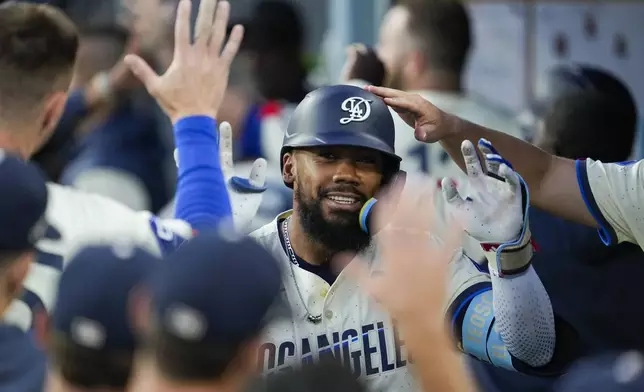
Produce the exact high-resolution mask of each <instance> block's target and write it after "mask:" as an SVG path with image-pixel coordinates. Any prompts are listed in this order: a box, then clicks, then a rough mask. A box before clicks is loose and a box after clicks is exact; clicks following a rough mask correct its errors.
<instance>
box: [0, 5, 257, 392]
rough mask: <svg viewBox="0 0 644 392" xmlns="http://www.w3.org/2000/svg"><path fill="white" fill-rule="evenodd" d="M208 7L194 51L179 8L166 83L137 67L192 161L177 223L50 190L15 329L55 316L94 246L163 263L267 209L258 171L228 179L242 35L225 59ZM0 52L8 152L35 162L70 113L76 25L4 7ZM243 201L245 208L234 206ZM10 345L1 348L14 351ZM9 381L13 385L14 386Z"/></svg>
mask: <svg viewBox="0 0 644 392" xmlns="http://www.w3.org/2000/svg"><path fill="white" fill-rule="evenodd" d="M203 4H204V5H203V8H202V15H203V17H202V18H201V22H200V24H199V27H200V28H199V29H198V31H199V32H201V37H200V39H197V40H196V42H195V44H194V45H192V44H190V42H191V39H190V38H191V37H190V34H189V32H188V31H187V26H188V20H189V13H190V7H191V4H190V2H189V1H186V0H183V1H182V2H181V4H180V7H179V11H180V12H179V16H180V17H178V23H177V37H178V39H177V40H176V41H177V53H176V54H177V58H176V59H175V61H174V62H173V64H172V66H171V67H170V69H169V70H168V71H167V72H166V73H165V74H164V75H162V76H158V75H156V74H155V73H154V72H153V71H151V69H150V68H149V67H146V64H145V62H143V60H142V59H140V58H138V57H132V58H130V59H129V61H130V62H132V67H133V68H134V70H135V73H136V74H137V75H139V76H140V77H141V78H142V79H143V81H144V84H145V85H146V87H147V88H148V89H149V90H150V92H151V93H152V95H153V96H154V97H155V98H156V99H157V100H158V101H159V103H160V105H161V106H162V107H163V108H164V110H165V111H166V113H167V115H168V117H169V118H170V119H171V121H172V122H173V123H174V125H175V131H176V132H175V137H176V143H177V148H178V155H179V156H180V157H182V156H186V157H188V158H186V159H182V163H181V165H180V168H179V173H180V176H179V184H178V190H177V193H178V195H177V200H178V202H177V215H176V218H177V219H176V220H161V219H158V218H157V217H155V216H153V215H152V214H150V213H149V212H136V211H133V210H131V209H129V208H127V207H126V206H124V205H121V204H119V203H118V202H115V201H113V200H110V199H108V198H105V197H101V196H99V195H91V194H88V193H84V192H82V191H78V190H76V189H73V188H69V187H64V186H60V185H56V184H52V183H48V185H47V189H48V201H47V208H46V212H45V219H46V220H47V223H48V225H49V226H48V229H47V230H46V232H45V233H44V237H43V238H41V239H40V240H39V241H38V242H37V243H36V248H37V253H36V260H35V263H33V265H32V266H31V268H30V270H29V273H28V274H29V275H28V278H27V280H26V281H25V287H24V290H23V295H22V296H21V297H20V298H19V300H16V301H13V302H12V303H11V305H10V307H9V309H8V310H7V312H6V314H5V318H4V320H5V322H7V323H8V324H11V325H16V326H18V327H20V329H22V330H24V331H29V330H31V329H32V327H33V326H34V323H35V320H36V318H37V314H38V313H39V312H41V311H43V310H44V311H46V312H48V311H50V310H51V307H52V305H53V303H54V300H55V297H56V287H57V283H58V279H59V277H60V274H61V272H62V271H63V269H64V268H65V266H66V265H67V264H68V262H69V259H70V258H71V257H72V256H73V254H74V253H76V252H77V251H78V250H79V249H80V248H82V247H84V246H86V245H88V244H96V243H99V244H105V243H108V244H109V243H111V242H113V241H116V240H119V239H120V238H122V237H127V238H128V239H129V240H131V241H132V242H133V243H134V244H135V245H137V246H142V247H144V248H145V249H146V250H148V251H150V252H152V253H154V254H156V255H161V254H163V253H167V252H171V251H172V250H173V249H174V248H175V247H176V246H178V245H180V244H181V243H182V242H183V241H184V240H185V239H186V238H190V237H192V236H193V235H194V232H195V230H202V231H204V230H206V231H207V230H212V229H214V228H215V227H217V226H218V225H219V224H220V223H221V221H222V220H230V219H231V217H232V218H233V221H234V222H235V223H237V224H238V225H241V226H244V225H245V224H246V223H247V222H246V223H244V222H241V221H240V219H242V220H243V219H249V215H245V214H246V213H248V214H250V217H252V215H253V214H254V212H255V211H256V209H257V205H259V202H260V201H261V185H262V184H263V177H262V175H261V170H260V171H259V172H258V171H256V172H254V173H255V176H254V177H253V178H252V179H251V180H248V179H241V178H238V180H237V182H236V183H237V184H238V185H237V186H236V187H235V188H233V186H232V185H231V181H232V180H233V179H229V178H224V176H223V173H222V169H221V159H220V157H219V154H218V152H219V151H218V140H217V139H218V138H217V133H216V131H217V129H216V121H215V118H216V116H217V109H218V105H219V103H220V101H221V95H222V94H223V92H224V91H225V86H226V78H227V70H228V67H229V66H230V62H231V60H232V57H234V54H235V52H236V51H237V47H238V45H239V42H240V41H241V38H242V35H243V30H241V27H239V28H237V29H235V32H234V34H232V35H231V39H230V40H229V42H228V44H227V45H226V47H225V48H224V50H223V52H222V53H220V50H219V48H220V47H221V46H223V32H225V26H226V23H227V19H228V11H229V4H228V3H227V2H221V5H220V6H219V8H220V12H217V15H218V16H217V18H216V19H217V21H216V23H215V26H214V27H218V26H219V27H220V28H219V29H217V28H214V29H213V17H214V14H215V8H216V6H215V2H214V1H210V0H209V1H205V2H203ZM211 32H214V33H216V34H215V37H216V38H214V39H212V40H210V41H211V44H212V45H213V46H212V49H213V50H212V52H211V51H210V50H208V49H211V47H209V46H206V45H203V43H204V42H205V41H206V39H207V38H209V37H210V34H211ZM217 37H220V38H221V41H219V40H218V39H217ZM215 45H216V46H215ZM0 48H1V50H0V76H1V77H0V101H2V105H0V147H3V148H5V149H6V150H7V151H8V152H12V153H15V154H18V155H19V156H20V157H21V158H23V159H27V158H29V157H30V156H31V155H32V154H33V153H34V151H36V150H37V149H38V148H39V147H40V146H42V145H43V143H44V142H45V141H46V140H47V139H48V138H49V137H50V136H51V133H52V132H53V129H54V128H55V126H56V124H57V121H58V119H59V117H60V115H61V113H62V111H63V107H64V104H65V101H66V98H67V92H68V89H69V85H70V82H71V80H72V75H73V69H74V64H75V60H76V51H77V48H78V36H77V33H76V29H75V27H74V25H73V24H72V23H71V21H70V20H69V19H68V18H67V17H65V16H64V15H63V14H62V13H61V12H60V11H59V10H57V9H56V8H54V7H51V6H47V5H35V4H29V3H19V2H16V3H14V2H10V3H6V4H3V5H0ZM186 59H190V60H192V61H186ZM205 85H206V86H208V88H207V89H204V88H203V86H205ZM225 141H226V138H225V137H224V138H222V142H225ZM184 154H185V155H184ZM258 165H259V166H262V162H261V161H260V162H258ZM243 189H250V190H251V191H252V192H253V193H251V194H249V193H245V192H244V191H243ZM229 191H230V193H229ZM237 196H241V199H237V202H235V198H236V197H237ZM231 199H232V203H231ZM233 206H234V207H233ZM239 208H241V210H240V209H239ZM233 209H234V210H233ZM244 217H245V218H244ZM5 340H6V339H3V340H2V342H0V343H1V344H3V345H8V344H10V343H9V342H7V341H5ZM3 358H6V362H7V367H8V366H13V362H12V361H13V360H14V359H13V357H12V356H11V355H7V356H3ZM3 365H4V363H3ZM0 372H4V368H0ZM6 381H7V383H8V384H11V382H12V381H13V379H12V378H7V380H6Z"/></svg>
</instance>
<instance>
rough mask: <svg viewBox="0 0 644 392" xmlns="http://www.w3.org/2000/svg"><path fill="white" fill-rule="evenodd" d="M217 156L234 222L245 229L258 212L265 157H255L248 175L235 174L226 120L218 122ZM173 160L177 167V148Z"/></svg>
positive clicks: (263, 180)
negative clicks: (243, 176) (239, 175)
mask: <svg viewBox="0 0 644 392" xmlns="http://www.w3.org/2000/svg"><path fill="white" fill-rule="evenodd" d="M219 158H220V162H221V171H222V172H223V174H224V178H225V180H226V188H227V189H228V196H229V197H230V204H231V207H232V210H233V223H234V225H235V228H236V229H237V230H239V231H244V230H245V229H246V227H248V226H249V224H250V222H251V221H252V220H253V218H254V217H255V215H257V210H258V209H259V205H260V204H261V203H262V197H263V196H264V195H263V193H264V191H265V190H266V170H267V163H266V160H265V159H263V158H258V159H256V160H255V162H254V163H253V167H252V168H251V170H250V173H249V175H248V178H242V177H238V176H235V175H234V173H235V169H234V164H233V130H232V127H231V126H230V124H229V123H228V122H226V121H224V122H222V123H221V124H220V125H219ZM174 162H175V163H176V164H177V167H179V155H178V151H177V150H176V149H175V150H174Z"/></svg>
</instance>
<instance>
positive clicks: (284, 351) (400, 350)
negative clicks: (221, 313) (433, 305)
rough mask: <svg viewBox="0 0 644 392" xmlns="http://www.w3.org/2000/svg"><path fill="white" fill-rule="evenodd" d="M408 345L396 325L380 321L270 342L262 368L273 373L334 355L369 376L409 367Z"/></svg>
mask: <svg viewBox="0 0 644 392" xmlns="http://www.w3.org/2000/svg"><path fill="white" fill-rule="evenodd" d="M298 343H299V344H298ZM404 344H405V342H404V340H403V339H402V338H401V336H400V334H399V332H398V330H397V329H396V327H395V326H393V327H386V326H385V323H384V322H381V321H379V322H375V323H371V324H364V325H362V326H361V327H360V328H359V329H355V328H349V329H346V330H344V331H341V332H339V331H337V332H329V333H327V334H321V335H317V336H308V337H301V338H300V339H299V340H298V341H294V340H284V341H280V342H266V343H264V344H262V345H261V347H260V349H259V353H258V367H259V370H260V371H262V373H264V375H266V376H270V375H271V374H274V373H276V372H280V371H284V370H291V369H292V368H293V366H297V365H298V364H301V365H307V364H310V363H313V362H314V361H318V360H319V359H324V358H325V357H333V358H335V359H336V360H340V361H341V362H342V363H343V364H344V366H347V367H350V368H351V369H352V371H353V374H354V375H355V376H356V377H360V376H363V377H364V376H367V377H368V376H370V375H374V374H377V373H385V372H390V371H393V370H396V369H400V368H403V367H406V366H407V364H408V363H410V358H409V356H408V355H407V350H406V349H405V345H404Z"/></svg>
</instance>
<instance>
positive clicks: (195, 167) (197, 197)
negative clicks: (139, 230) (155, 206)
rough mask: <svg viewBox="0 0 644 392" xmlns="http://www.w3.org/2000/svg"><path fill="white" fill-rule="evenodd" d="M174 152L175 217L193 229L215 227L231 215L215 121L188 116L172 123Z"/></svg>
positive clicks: (206, 117)
mask: <svg viewBox="0 0 644 392" xmlns="http://www.w3.org/2000/svg"><path fill="white" fill-rule="evenodd" d="M174 138H175V143H176V146H177V151H178V162H179V165H178V166H179V168H178V176H177V193H176V199H177V206H176V218H178V219H181V220H184V221H186V222H188V223H189V224H190V225H191V226H192V227H193V229H195V230H197V231H207V230H212V229H215V228H216V227H217V226H218V225H219V223H220V222H222V220H225V219H231V218H232V208H231V206H230V197H229V195H228V190H227V188H226V179H225V178H224V174H223V172H222V170H221V163H220V160H219V142H218V134H217V121H216V120H215V119H214V118H211V117H208V116H189V117H184V118H182V119H181V120H179V121H178V122H177V123H176V124H175V126H174Z"/></svg>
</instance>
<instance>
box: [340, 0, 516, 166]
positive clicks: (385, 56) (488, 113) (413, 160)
mask: <svg viewBox="0 0 644 392" xmlns="http://www.w3.org/2000/svg"><path fill="white" fill-rule="evenodd" d="M472 44H473V37H472V31H471V24H470V18H469V15H468V11H467V9H466V5H465V4H463V2H460V1H453V0H435V1H426V0H401V1H397V2H396V4H395V5H394V6H393V7H392V8H391V9H389V11H388V12H387V14H386V15H385V17H384V19H383V21H382V24H381V25H380V34H379V38H378V44H377V46H376V48H375V51H376V53H377V56H378V57H377V58H376V57H375V56H374V58H373V59H372V60H371V61H370V62H371V67H368V66H367V65H366V64H363V65H362V67H363V68H364V69H369V68H374V67H378V64H377V63H376V62H377V60H378V58H379V59H380V60H381V61H382V62H383V63H384V66H385V70H386V77H385V79H384V85H386V86H389V87H392V88H396V89H400V90H404V91H409V92H412V93H416V94H420V95H421V96H423V97H424V98H426V99H428V100H430V101H431V102H433V103H434V104H435V105H436V106H438V107H439V108H441V109H443V110H445V111H446V112H449V113H454V114H456V115H458V116H461V117H463V118H465V119H467V120H469V121H472V122H475V123H477V124H482V125H484V126H488V127H494V128H496V129H502V130H503V131H504V132H507V133H509V134H511V135H513V136H516V137H521V128H520V125H519V123H518V122H516V121H515V120H514V118H513V117H512V116H509V115H506V114H504V113H503V112H502V111H500V110H496V109H494V108H493V107H491V106H489V105H486V104H485V103H484V102H482V101H480V100H478V99H476V98H473V97H471V96H469V95H468V93H467V90H466V88H465V86H464V83H465V80H464V79H465V72H466V68H467V61H468V59H469V56H470V52H471V48H472ZM350 50H351V51H354V52H355V51H359V50H360V47H359V46H357V47H353V48H351V49H350ZM356 57H360V54H359V53H358V54H356V53H350V55H349V61H348V63H347V64H346V65H345V72H344V77H343V79H344V82H345V83H351V84H358V85H364V84H366V83H370V84H376V85H378V84H380V83H378V82H377V81H373V80H369V79H366V80H362V81H361V80H358V79H364V78H363V75H365V72H364V71H360V70H359V69H358V68H356V69H353V68H354V66H355V63H356V62H355V61H354V59H355V58H356ZM367 75H368V73H367ZM395 121H396V151H398V154H400V155H401V156H402V157H403V162H402V166H401V168H402V169H403V170H407V171H419V170H420V171H422V172H424V173H429V174H430V175H432V176H433V177H437V178H441V177H444V176H454V175H456V174H460V173H459V171H458V168H457V167H456V165H454V164H453V163H452V161H451V160H450V159H449V156H448V155H447V154H446V153H445V151H444V150H443V149H441V148H440V146H438V145H424V144H421V143H418V141H416V140H415V139H414V138H413V132H412V131H411V130H410V129H409V126H408V125H407V124H405V123H404V121H400V119H398V117H397V116H396V119H395Z"/></svg>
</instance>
